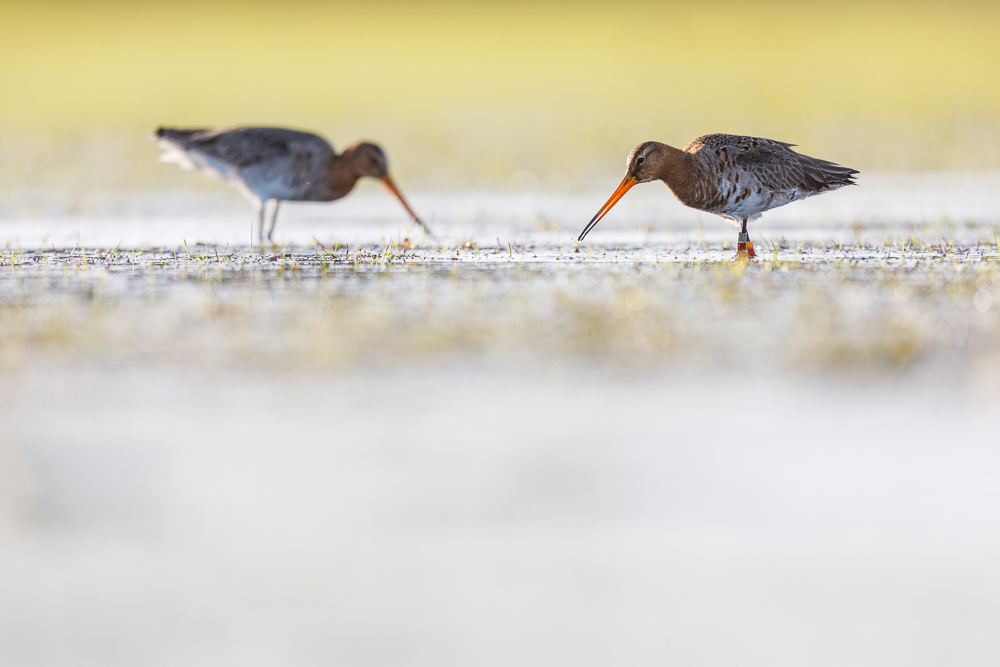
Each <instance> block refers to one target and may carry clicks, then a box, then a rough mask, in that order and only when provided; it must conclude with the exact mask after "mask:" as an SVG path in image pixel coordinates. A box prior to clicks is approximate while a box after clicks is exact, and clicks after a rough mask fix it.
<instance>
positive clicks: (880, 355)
mask: <svg viewBox="0 0 1000 667" xmlns="http://www.w3.org/2000/svg"><path fill="white" fill-rule="evenodd" d="M723 247H724V246H723ZM723 247H712V246H709V247H708V248H707V249H706V248H705V245H704V243H697V242H695V243H692V244H690V245H689V246H687V247H684V248H671V249H659V250H654V249H648V248H642V247H632V248H624V247H620V246H619V247H617V248H615V247H609V248H599V247H597V248H595V247H588V248H587V250H586V252H570V253H564V252H563V249H562V248H558V247H549V246H544V245H539V244H532V243H525V244H523V245H521V246H519V247H515V246H514V244H513V243H510V244H507V245H506V247H503V244H497V246H495V247H489V244H485V243H484V244H482V245H479V244H478V243H475V242H467V243H458V244H456V245H454V246H436V247H417V248H411V249H408V250H404V249H402V248H400V247H399V245H398V244H397V243H396V242H390V243H388V244H387V245H384V246H371V245H365V246H363V247H351V246H346V247H344V246H339V245H338V246H335V247H321V246H320V245H319V244H318V243H317V244H315V246H314V247H313V248H309V249H304V248H292V249H277V250H276V251H274V252H269V253H266V254H259V253H255V254H253V255H251V254H250V253H248V252H246V250H247V249H245V248H244V249H236V250H233V249H231V248H229V247H225V248H222V249H220V248H215V247H209V246H204V245H200V246H187V247H185V248H182V249H181V250H180V251H173V250H166V249H163V248H159V249H127V250H122V249H121V248H116V249H115V250H104V249H89V250H88V249H82V248H69V249H55V248H53V249H52V250H51V251H46V252H41V251H36V252H12V253H11V254H8V255H7V256H5V257H4V259H3V262H2V263H0V351H2V352H0V363H2V364H3V365H4V366H6V367H8V368H14V367H18V366H22V365H24V364H35V363H56V364H62V363H74V362H80V361H84V362H86V361H97V362H122V363H126V362H132V361H137V360H143V361H154V362H161V361H162V362H176V363H189V364H197V365H222V366H226V365H250V366H254V367H261V368H280V367H297V366H303V367H318V368H330V369H337V368H340V369H344V368H362V367H363V368H369V367H383V366H391V367H401V366H402V367H422V366H434V365H439V364H448V363H465V362H470V361H472V362H484V363H500V364H505V365H511V364H512V365H514V366H518V365H525V366H536V365H546V366H560V365H572V364H580V363H583V364H589V365H597V366H606V367H611V368H621V369H629V368H631V369H647V370H655V369H658V368H660V369H665V368H691V369H696V370H697V369H709V368H725V367H738V368H743V369H747V370H751V371H752V370H761V369H773V368H781V369H786V370H793V371H810V370H828V371H829V370H834V371H838V372H841V371H842V372H850V373H861V374H865V373H884V372H886V371H887V370H891V371H893V372H905V371H908V370H912V369H916V368H932V367H949V368H951V369H953V370H954V369H962V368H971V367H973V366H976V365H977V364H982V363H992V362H990V360H992V359H995V358H997V357H998V353H1000V313H998V311H997V308H996V307H995V306H993V302H994V301H996V300H997V297H1000V262H998V255H997V249H996V246H995V244H994V243H984V242H978V243H968V244H962V243H956V242H953V241H950V240H947V241H946V240H942V241H939V242H929V241H925V240H922V239H915V240H911V241H910V242H908V243H904V244H903V246H902V247H901V246H900V245H899V244H898V243H889V244H886V245H882V246H879V245H873V244H871V243H855V244H850V245H847V244H843V243H832V242H831V243H827V244H819V243H804V244H802V245H801V246H800V247H796V248H794V249H788V250H783V249H781V247H780V246H778V245H777V244H774V243H771V244H769V247H768V250H767V252H762V253H761V255H762V257H761V259H760V260H758V261H755V262H751V263H743V264H740V263H737V262H735V261H733V254H732V251H731V250H724V249H723Z"/></svg>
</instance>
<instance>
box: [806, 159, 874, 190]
mask: <svg viewBox="0 0 1000 667" xmlns="http://www.w3.org/2000/svg"><path fill="white" fill-rule="evenodd" d="M800 164H801V165H802V171H803V172H804V173H805V177H806V179H807V180H808V181H809V182H810V183H809V185H811V186H813V188H814V189H815V190H830V189H833V188H840V187H843V186H845V185H857V183H855V182H854V175H855V174H859V173H861V172H859V171H858V170H857V169H851V168H850V167H842V166H840V165H839V164H836V163H834V162H828V161H827V160H820V159H819V158H814V157H809V156H806V155H803V156H802V159H801V160H800Z"/></svg>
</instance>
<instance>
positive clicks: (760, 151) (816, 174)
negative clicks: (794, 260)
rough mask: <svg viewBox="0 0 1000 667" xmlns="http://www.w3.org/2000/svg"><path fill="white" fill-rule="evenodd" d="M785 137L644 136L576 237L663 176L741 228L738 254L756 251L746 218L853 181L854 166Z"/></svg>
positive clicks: (682, 195)
mask: <svg viewBox="0 0 1000 667" xmlns="http://www.w3.org/2000/svg"><path fill="white" fill-rule="evenodd" d="M794 145H795V144H786V143H785V142H783V141H774V140H772V139H759V138H757V137H742V136H737V135H732V134H709V135H706V136H704V137H699V138H697V139H695V140H694V141H692V142H691V143H689V144H688V145H687V146H685V147H684V149H683V150H679V149H677V148H674V147H673V146H668V145H666V144H661V143H659V142H656V141H647V142H646V143H643V144H639V145H638V146H636V147H635V149H634V150H633V151H632V153H631V154H630V155H629V156H628V167H627V169H626V171H625V180H623V181H622V183H621V185H619V186H618V189H617V190H615V193H614V194H613V195H611V199H609V200H608V201H607V203H605V204H604V206H602V207H601V210H599V211H598V212H597V215H595V216H594V218H593V219H592V220H591V221H590V222H589V223H588V224H587V226H586V228H584V230H583V233H582V234H580V238H579V240H580V241H582V240H583V239H584V237H585V236H587V234H588V233H590V230H591V229H593V228H594V226H595V225H597V223H598V222H600V221H601V218H603V217H604V216H605V214H607V212H608V211H610V210H611V207H612V206H614V205H615V203H616V202H617V201H618V200H619V199H621V198H622V195H624V194H625V193H626V192H628V190H629V189H630V188H631V187H632V186H633V185H636V184H638V183H648V182H649V181H663V182H664V183H666V185H667V187H668V188H670V191H671V192H673V193H674V196H675V197H677V199H678V200H679V201H680V202H681V203H682V204H684V205H685V206H690V207H691V208H695V209H698V210H699V211H706V212H708V213H715V214H717V215H721V216H722V217H724V218H726V219H728V220H730V221H731V222H732V223H733V224H735V225H737V226H738V227H739V228H740V236H739V241H738V246H737V254H739V253H740V252H745V253H747V255H749V256H750V257H753V256H754V255H755V253H754V249H753V243H751V241H750V235H749V234H748V233H747V223H748V222H750V221H751V220H755V219H757V218H759V217H760V214H761V213H763V212H764V211H767V210H770V209H772V208H777V207H778V206H784V205H785V204H790V203H791V202H793V201H798V200H799V199H805V198H806V197H811V196H813V195H818V194H820V193H822V192H828V191H830V190H836V189H837V188H841V187H843V186H845V185H854V175H855V174H857V173H858V172H857V171H856V170H854V169H849V168H847V167H841V166H840V165H837V164H834V163H833V162H827V161H826V160H820V159H818V158H814V157H809V156H808V155H802V154H801V153H796V152H795V151H793V150H792V148H791V147H792V146H794Z"/></svg>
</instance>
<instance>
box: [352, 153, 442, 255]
mask: <svg viewBox="0 0 1000 667" xmlns="http://www.w3.org/2000/svg"><path fill="white" fill-rule="evenodd" d="M344 156H345V157H347V158H348V159H349V160H350V162H351V164H352V165H353V166H354V173H355V175H356V176H357V177H358V178H361V177H362V176H369V177H371V178H377V179H378V180H380V181H382V183H383V184H385V187H386V188H388V189H389V192H391V193H392V194H393V195H395V196H396V199H398V200H399V203H400V204H402V205H403V208H405V209H406V212H407V213H409V214H410V217H411V218H413V221H414V222H415V223H417V224H418V225H420V226H421V227H423V228H424V231H425V232H427V234H428V235H430V233H431V230H430V229H428V228H427V225H425V224H424V222H423V220H421V219H420V218H418V217H417V214H416V213H414V212H413V209H412V208H410V205H409V204H407V203H406V199H405V198H404V197H403V193H402V192H400V191H399V188H397V187H396V184H395V183H393V182H392V179H391V178H389V160H388V158H386V156H385V151H383V150H382V149H381V148H379V147H378V146H377V145H375V144H372V143H369V142H367V141H362V142H359V143H356V144H354V145H353V146H349V147H347V148H346V149H344Z"/></svg>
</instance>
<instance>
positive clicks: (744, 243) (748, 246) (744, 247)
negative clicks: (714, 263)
mask: <svg viewBox="0 0 1000 667" xmlns="http://www.w3.org/2000/svg"><path fill="white" fill-rule="evenodd" d="M740 222H741V223H742V224H743V228H742V229H741V230H740V239H739V242H738V243H737V244H736V254H737V255H738V254H740V253H741V252H745V253H746V254H747V256H748V257H756V256H757V253H755V252H754V251H753V242H752V241H751V240H750V234H749V233H748V232H747V219H746V218H742V219H741V220H740Z"/></svg>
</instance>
